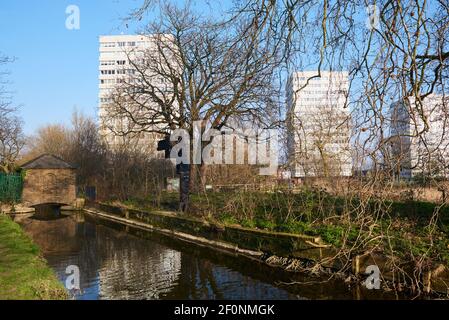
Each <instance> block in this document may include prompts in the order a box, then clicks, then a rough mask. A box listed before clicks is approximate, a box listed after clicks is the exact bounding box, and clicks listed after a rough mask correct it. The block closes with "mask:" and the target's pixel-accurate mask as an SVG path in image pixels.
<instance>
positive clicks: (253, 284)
mask: <svg viewBox="0 0 449 320" xmlns="http://www.w3.org/2000/svg"><path fill="white" fill-rule="evenodd" d="M294 297H295V296H294V295H291V294H289V293H288V292H287V291H284V290H282V289H278V288H276V287H273V286H271V285H269V284H266V283H263V282H261V281H258V280H254V279H252V278H250V277H248V276H244V275H242V274H240V273H239V272H237V271H232V270H230V269H228V268H226V267H221V266H217V265H215V264H214V263H212V262H210V261H209V260H206V259H201V258H198V257H196V256H194V255H189V254H182V257H181V276H180V278H179V281H178V284H177V285H176V286H175V287H174V288H173V289H172V290H171V291H170V293H169V294H167V295H166V296H165V298H167V299H288V298H294Z"/></svg>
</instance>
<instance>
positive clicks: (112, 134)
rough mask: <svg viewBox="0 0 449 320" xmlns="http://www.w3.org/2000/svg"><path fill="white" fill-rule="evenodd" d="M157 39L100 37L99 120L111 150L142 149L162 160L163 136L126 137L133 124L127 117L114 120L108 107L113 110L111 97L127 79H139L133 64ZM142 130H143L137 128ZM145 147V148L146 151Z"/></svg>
mask: <svg viewBox="0 0 449 320" xmlns="http://www.w3.org/2000/svg"><path fill="white" fill-rule="evenodd" d="M155 41H156V40H155V39H154V38H151V37H149V36H144V35H111V36H100V57H99V95H98V99H99V107H98V109H99V121H100V134H101V136H102V137H103V138H104V140H105V141H106V143H107V144H108V146H109V147H110V149H111V150H115V149H118V148H120V147H121V146H123V145H126V146H134V147H135V148H137V149H139V150H146V151H147V152H149V153H151V154H154V155H155V157H161V156H162V155H161V153H160V152H157V151H156V148H157V141H158V140H159V139H161V138H162V137H161V135H160V134H155V133H133V134H127V135H123V134H122V133H123V132H127V131H130V130H127V129H129V128H128V127H127V126H131V125H133V124H131V123H130V121H128V119H127V118H125V117H121V118H116V119H112V118H111V116H110V113H109V112H108V108H111V104H112V103H113V101H112V100H113V99H112V98H111V94H113V92H114V90H115V89H116V88H117V87H118V86H120V85H121V84H122V83H123V82H124V79H132V78H133V77H136V72H137V70H136V69H135V68H134V67H133V66H132V64H131V63H130V61H133V60H136V59H140V58H141V56H142V55H143V54H144V52H146V51H148V50H151V49H152V47H154V46H155V45H156V43H155ZM134 129H136V130H132V131H139V130H138V129H139V128H134ZM143 148H144V149H143Z"/></svg>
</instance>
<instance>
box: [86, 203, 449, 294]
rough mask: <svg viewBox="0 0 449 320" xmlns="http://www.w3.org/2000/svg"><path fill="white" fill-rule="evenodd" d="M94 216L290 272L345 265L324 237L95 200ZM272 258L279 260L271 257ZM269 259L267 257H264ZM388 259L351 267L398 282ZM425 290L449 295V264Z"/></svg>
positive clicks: (428, 278) (429, 277)
mask: <svg viewBox="0 0 449 320" xmlns="http://www.w3.org/2000/svg"><path fill="white" fill-rule="evenodd" d="M84 211H86V212H87V213H88V214H91V215H93V216H97V217H100V218H104V219H107V220H112V221H115V222H118V223H121V224H124V225H127V226H131V227H135V228H139V229H143V230H149V231H157V232H160V233H162V234H165V235H169V236H172V237H175V238H178V239H181V240H183V241H187V242H191V243H195V244H198V245H201V246H206V247H212V248H215V249H218V250H222V251H225V252H228V253H232V254H236V253H237V254H239V255H242V256H245V257H247V258H250V259H253V260H256V261H258V262H261V263H265V264H267V265H269V266H272V267H280V268H282V269H284V270H286V271H292V272H294V271H297V270H295V268H290V266H291V265H294V263H289V265H288V266H286V265H285V263H281V262H279V261H283V260H284V261H285V260H287V259H290V260H293V261H294V260H298V261H313V262H318V261H319V262H320V263H321V265H322V266H323V267H325V268H329V269H332V270H336V271H338V270H340V269H341V267H342V266H343V264H344V263H345V262H344V261H343V260H342V259H338V258H335V257H336V255H337V253H338V249H337V248H335V247H332V246H331V245H328V244H326V243H324V242H323V241H322V239H321V238H320V237H314V236H308V235H298V234H290V233H281V232H271V231H265V230H256V229H248V228H244V227H240V226H227V225H226V226H223V225H219V224H214V223H210V222H207V221H204V220H200V219H196V218H192V217H185V216H180V215H178V214H177V213H176V212H171V211H151V212H149V211H141V210H136V209H130V208H126V207H118V206H112V205H108V204H103V203H95V204H90V205H89V206H87V207H85V208H84ZM267 256H271V257H276V258H277V259H270V258H268V259H266V257H267ZM264 257H265V258H264ZM388 263H389V261H388V259H387V258H386V257H385V256H382V255H373V254H366V255H359V256H355V257H354V258H353V259H352V266H351V271H352V274H353V275H355V276H358V275H361V274H364V272H365V270H366V268H367V267H368V266H370V265H377V266H378V267H379V269H380V272H381V275H382V279H384V280H387V281H393V282H394V280H395V277H394V275H393V274H390V273H389V272H382V270H388V269H387V267H388ZM423 283H424V286H425V288H424V289H425V290H426V291H427V292H430V291H431V290H433V291H436V292H440V293H443V294H446V293H448V286H449V271H448V268H447V267H444V266H443V267H442V265H440V266H437V267H436V268H434V269H433V270H432V271H431V272H427V273H426V274H425V275H424V279H423Z"/></svg>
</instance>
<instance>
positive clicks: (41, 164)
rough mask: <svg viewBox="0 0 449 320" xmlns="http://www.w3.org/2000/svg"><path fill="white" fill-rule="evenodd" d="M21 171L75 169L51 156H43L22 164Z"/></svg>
mask: <svg viewBox="0 0 449 320" xmlns="http://www.w3.org/2000/svg"><path fill="white" fill-rule="evenodd" d="M21 167H22V169H75V167H74V166H73V165H71V164H70V163H67V162H66V161H64V160H62V159H61V158H59V157H57V156H55V155H52V154H43V155H40V156H39V157H37V158H35V159H33V160H31V161H28V162H27V163H25V164H23V165H22V166H21Z"/></svg>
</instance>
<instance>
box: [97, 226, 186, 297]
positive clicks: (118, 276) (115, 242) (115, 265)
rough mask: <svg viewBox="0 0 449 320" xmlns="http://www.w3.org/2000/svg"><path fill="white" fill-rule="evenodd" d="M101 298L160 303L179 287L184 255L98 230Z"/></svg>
mask: <svg viewBox="0 0 449 320" xmlns="http://www.w3.org/2000/svg"><path fill="white" fill-rule="evenodd" d="M97 239H98V242H97V250H98V254H99V258H100V260H101V269H100V270H99V286H100V295H101V296H102V297H105V298H110V299H159V298H161V296H162V295H164V294H166V293H168V292H169V291H170V290H171V288H172V287H173V285H174V284H175V283H176V281H177V279H178V276H179V273H180V268H181V253H180V252H178V251H174V250H171V249H168V248H166V247H163V246H161V245H159V244H157V243H154V242H151V241H146V240H143V239H139V238H135V237H132V236H129V235H127V234H126V233H124V232H117V231H115V230H111V229H109V228H106V227H101V226H98V227H97Z"/></svg>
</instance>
